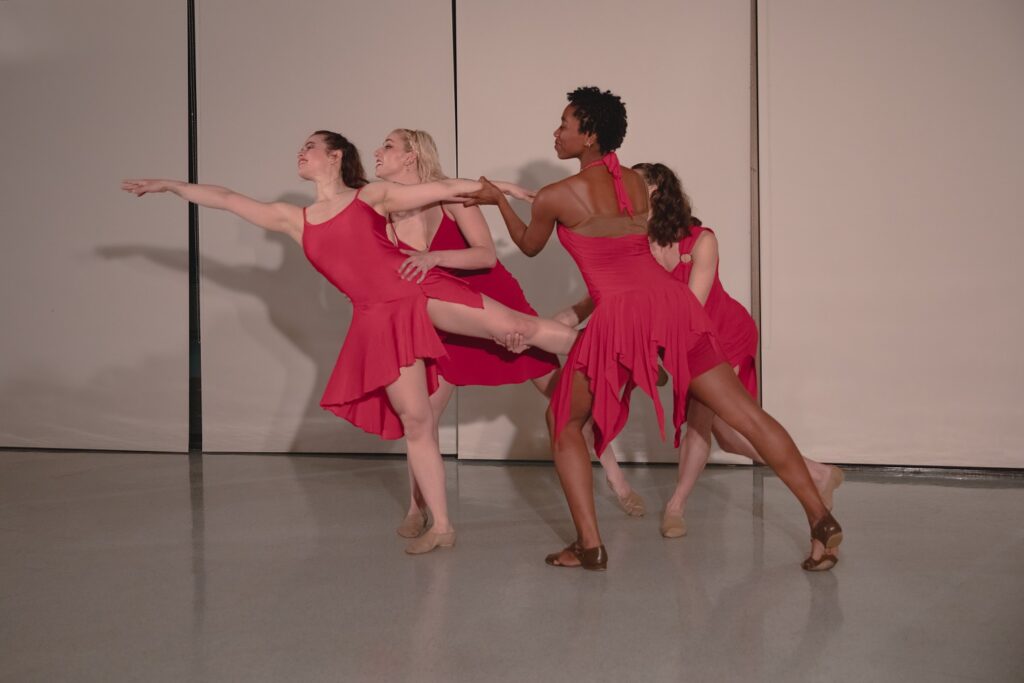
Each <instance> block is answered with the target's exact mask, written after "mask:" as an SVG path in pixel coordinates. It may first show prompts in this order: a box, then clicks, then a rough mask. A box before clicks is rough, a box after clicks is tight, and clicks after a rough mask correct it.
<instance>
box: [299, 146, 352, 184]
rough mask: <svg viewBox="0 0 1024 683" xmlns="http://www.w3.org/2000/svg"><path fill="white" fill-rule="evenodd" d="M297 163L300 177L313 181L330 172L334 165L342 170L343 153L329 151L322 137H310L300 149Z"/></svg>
mask: <svg viewBox="0 0 1024 683" xmlns="http://www.w3.org/2000/svg"><path fill="white" fill-rule="evenodd" d="M297 163H298V170H299V177H300V178H302V179H303V180H313V179H314V178H316V177H318V176H322V175H324V174H325V173H327V172H328V171H330V170H331V167H332V165H333V166H337V167H338V168H340V164H341V151H340V150H334V151H333V152H332V151H331V150H329V149H327V144H326V143H325V142H324V138H323V136H322V135H310V136H309V137H308V138H306V141H305V142H304V143H302V147H300V148H299V154H298V162H297Z"/></svg>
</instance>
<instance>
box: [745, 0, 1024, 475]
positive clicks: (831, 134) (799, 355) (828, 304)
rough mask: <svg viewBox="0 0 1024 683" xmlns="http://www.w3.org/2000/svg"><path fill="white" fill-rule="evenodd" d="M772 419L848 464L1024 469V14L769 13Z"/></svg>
mask: <svg viewBox="0 0 1024 683" xmlns="http://www.w3.org/2000/svg"><path fill="white" fill-rule="evenodd" d="M759 5H760V11H759V24H760V25H759V43H760V47H759V55H760V59H759V61H760V79H759V81H760V95H761V98H760V114H761V123H760V135H761V181H762V184H761V207H762V220H761V227H762V246H763V251H762V257H763V260H762V266H763V270H762V276H763V287H764V308H763V318H762V321H763V329H762V332H763V340H764V341H763V351H762V352H763V369H764V403H765V407H766V408H767V409H768V410H769V411H771V412H773V413H775V414H776V415H777V416H778V417H779V418H780V419H781V420H782V421H783V423H784V424H786V425H787V426H788V427H789V428H790V429H791V431H792V432H793V433H794V436H796V438H797V441H798V443H800V444H801V445H802V446H803V448H804V449H805V451H807V453H808V454H809V455H811V456H813V457H815V458H818V459H822V460H832V461H837V462H864V463H887V464H901V465H965V466H1002V467H1021V466H1022V465H1024V455H1022V454H1024V401H1022V400H1021V387H1022V386H1024V363H1021V360H1020V340H1021V337H1022V335H1024V306H1022V305H1021V302H1020V293H1021V291H1022V289H1024V275H1022V270H1021V267H1020V263H1019V261H1020V257H1021V254H1024V224H1022V221H1021V218H1020V215H1021V210H1020V193H1021V188H1022V187H1024V135H1022V133H1021V122H1022V121H1024V80H1022V78H1021V74H1022V73H1024V4H1022V3H1020V2H1017V1H1015V0H1004V1H996V0H985V1H976V2H963V1H962V0H919V1H917V2H911V1H909V0H908V1H904V2H898V3H892V2H886V1H883V0H872V1H868V2H858V3H812V2H795V1H786V0H771V1H770V2H762V3H759Z"/></svg>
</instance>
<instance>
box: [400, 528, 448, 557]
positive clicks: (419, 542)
mask: <svg viewBox="0 0 1024 683" xmlns="http://www.w3.org/2000/svg"><path fill="white" fill-rule="evenodd" d="M453 545H455V531H454V530H452V531H446V532H445V533H443V534H439V533H437V532H436V531H434V530H433V529H432V528H431V529H429V530H428V531H427V533H425V534H423V535H422V536H420V537H419V538H415V539H413V540H411V541H409V544H408V545H406V546H405V552H407V553H409V554H410V555H422V554H424V553H429V552H430V551H431V550H433V549H434V548H451V547H452V546H453Z"/></svg>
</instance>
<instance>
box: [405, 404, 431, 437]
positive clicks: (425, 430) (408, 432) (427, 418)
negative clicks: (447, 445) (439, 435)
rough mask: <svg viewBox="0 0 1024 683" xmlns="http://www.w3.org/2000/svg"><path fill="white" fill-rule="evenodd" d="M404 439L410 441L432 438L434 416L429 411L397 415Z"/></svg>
mask: <svg viewBox="0 0 1024 683" xmlns="http://www.w3.org/2000/svg"><path fill="white" fill-rule="evenodd" d="M398 419H399V420H401V421H402V430H403V431H404V432H405V438H406V439H408V440H410V441H417V440H420V439H428V438H433V436H434V416H433V413H431V412H430V411H407V412H402V413H399V414H398Z"/></svg>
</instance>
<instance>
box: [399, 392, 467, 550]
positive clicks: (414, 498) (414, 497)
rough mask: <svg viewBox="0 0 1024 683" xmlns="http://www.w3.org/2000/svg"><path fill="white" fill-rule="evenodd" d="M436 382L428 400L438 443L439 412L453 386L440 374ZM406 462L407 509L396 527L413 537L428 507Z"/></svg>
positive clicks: (424, 518)
mask: <svg viewBox="0 0 1024 683" xmlns="http://www.w3.org/2000/svg"><path fill="white" fill-rule="evenodd" d="M437 382H438V387H437V391H435V392H434V393H433V394H431V395H430V399H429V400H430V408H431V411H432V413H433V427H434V439H435V440H436V441H438V443H440V439H439V434H438V429H439V424H440V422H441V414H442V413H444V409H445V408H446V407H447V406H448V401H449V400H451V397H452V394H453V393H454V392H455V387H454V386H452V385H451V384H449V383H448V382H446V381H445V379H444V378H443V377H440V376H439V377H438V378H437ZM406 464H407V465H408V470H409V509H408V510H407V511H406V513H405V519H404V520H402V524H401V525H400V526H399V527H398V535H399V536H403V537H405V538H415V537H416V536H419V535H420V534H421V533H423V531H424V530H425V527H426V518H427V510H428V508H427V504H426V502H425V501H424V500H423V492H422V491H420V487H419V485H418V484H417V483H416V476H415V475H414V474H413V471H412V461H411V460H409V459H408V458H407V459H406Z"/></svg>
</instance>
